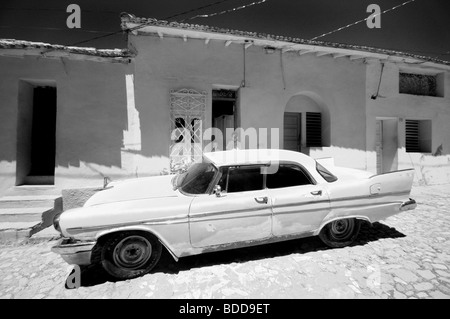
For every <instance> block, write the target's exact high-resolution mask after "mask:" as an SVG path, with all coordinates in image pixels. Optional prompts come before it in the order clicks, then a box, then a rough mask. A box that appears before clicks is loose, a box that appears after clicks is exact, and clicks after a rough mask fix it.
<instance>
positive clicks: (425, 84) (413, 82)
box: [399, 73, 443, 97]
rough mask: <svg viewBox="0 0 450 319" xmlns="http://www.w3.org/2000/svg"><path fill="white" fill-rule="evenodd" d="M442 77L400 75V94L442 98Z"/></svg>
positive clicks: (411, 74)
mask: <svg viewBox="0 0 450 319" xmlns="http://www.w3.org/2000/svg"><path fill="white" fill-rule="evenodd" d="M442 80H443V78H442V76H440V75H426V74H413V73H400V83H399V92H400V93H403V94H412V95H422V96H440V97H442V96H443V94H442V92H441V91H442V89H441V86H442V83H441V81H442Z"/></svg>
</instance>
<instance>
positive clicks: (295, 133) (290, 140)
mask: <svg viewBox="0 0 450 319" xmlns="http://www.w3.org/2000/svg"><path fill="white" fill-rule="evenodd" d="M301 123H302V114H301V113H294V112H285V113H284V124H283V133H284V135H283V141H284V144H283V145H284V149H285V150H290V151H294V152H301V141H302V127H301Z"/></svg>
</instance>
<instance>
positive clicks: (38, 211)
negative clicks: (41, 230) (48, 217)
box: [0, 206, 53, 222]
mask: <svg viewBox="0 0 450 319" xmlns="http://www.w3.org/2000/svg"><path fill="white" fill-rule="evenodd" d="M52 209H53V206H42V207H20V208H17V207H16V208H0V222H34V221H36V222H40V221H41V220H42V215H43V214H44V213H45V212H47V211H49V210H52Z"/></svg>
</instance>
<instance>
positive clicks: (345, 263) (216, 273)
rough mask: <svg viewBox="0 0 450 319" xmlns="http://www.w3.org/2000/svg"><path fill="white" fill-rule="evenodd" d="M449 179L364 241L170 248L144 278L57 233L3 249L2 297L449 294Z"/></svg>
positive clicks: (365, 234)
mask: <svg viewBox="0 0 450 319" xmlns="http://www.w3.org/2000/svg"><path fill="white" fill-rule="evenodd" d="M449 195H450V185H441V186H428V187H425V186H420V187H413V192H412V196H411V197H412V198H414V199H416V201H417V202H418V207H417V209H416V210H415V211H412V212H405V213H402V214H399V215H396V216H393V217H390V218H389V219H387V220H385V221H382V222H380V223H376V224H374V226H373V227H369V226H366V225H364V226H363V227H362V229H361V233H360V236H359V237H358V241H357V243H356V244H355V245H353V246H352V247H347V248H343V249H329V248H326V247H325V246H324V245H323V244H322V243H321V242H320V240H319V239H318V238H316V237H313V238H306V239H300V240H294V241H290V242H284V243H277V244H270V245H266V246H259V247H254V248H246V249H239V250H234V251H227V252H221V253H211V254H205V255H200V256H194V257H187V258H184V259H181V260H180V261H179V262H178V263H177V262H175V261H173V259H172V258H171V257H170V256H169V255H168V254H164V255H163V257H162V259H161V262H160V263H159V265H158V266H157V268H156V269H155V270H154V271H153V272H152V273H151V274H148V275H146V276H143V277H141V278H137V279H133V280H128V281H118V282H114V281H112V280H111V279H110V278H109V277H108V276H107V275H106V274H105V273H104V272H103V271H102V270H101V269H100V268H99V267H90V268H84V269H82V275H81V285H82V287H81V288H79V289H67V288H65V281H66V278H67V277H68V274H69V272H70V270H71V269H72V268H73V266H72V267H71V266H69V265H67V264H66V263H65V262H64V261H63V260H62V259H61V258H60V257H59V256H58V255H56V254H54V253H52V252H51V251H50V248H51V246H53V245H54V244H55V240H52V241H49V240H46V241H43V240H37V239H36V240H33V239H30V240H28V241H27V242H25V243H21V244H19V243H16V244H2V245H1V246H0V298H396V299H403V298H419V299H422V298H450V269H449V268H450V245H449V240H450V196H449Z"/></svg>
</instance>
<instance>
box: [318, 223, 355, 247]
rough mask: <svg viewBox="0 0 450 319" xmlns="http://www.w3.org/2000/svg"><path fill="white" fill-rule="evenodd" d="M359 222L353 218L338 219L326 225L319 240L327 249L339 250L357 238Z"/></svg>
mask: <svg viewBox="0 0 450 319" xmlns="http://www.w3.org/2000/svg"><path fill="white" fill-rule="evenodd" d="M360 228H361V221H360V220H357V219H355V218H348V219H339V220H335V221H333V222H331V223H329V224H327V225H326V226H325V227H324V228H322V230H321V231H320V233H319V238H320V239H321V240H322V241H323V242H324V243H325V244H326V245H327V246H329V247H332V248H341V247H345V246H348V245H351V244H352V243H353V242H354V241H355V239H356V237H358V234H359V230H360Z"/></svg>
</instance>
